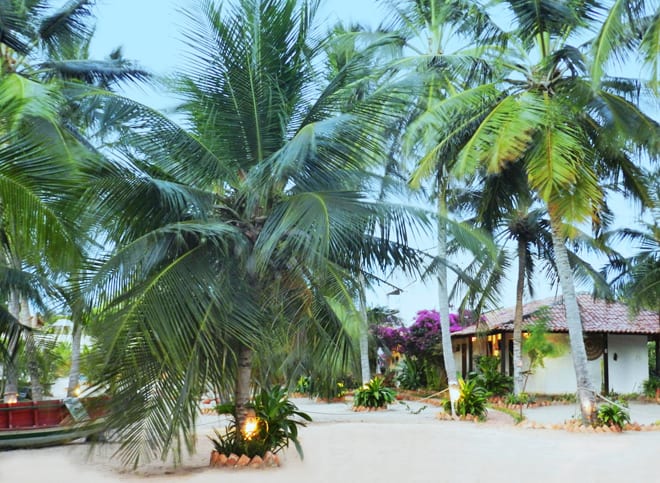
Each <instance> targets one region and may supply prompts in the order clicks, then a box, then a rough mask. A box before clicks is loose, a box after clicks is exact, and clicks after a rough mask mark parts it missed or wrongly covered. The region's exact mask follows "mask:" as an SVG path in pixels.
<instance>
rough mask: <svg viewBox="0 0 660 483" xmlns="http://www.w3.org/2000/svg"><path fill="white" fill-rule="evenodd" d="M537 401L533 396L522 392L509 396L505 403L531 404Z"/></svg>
mask: <svg viewBox="0 0 660 483" xmlns="http://www.w3.org/2000/svg"><path fill="white" fill-rule="evenodd" d="M535 401H536V397H535V396H534V395H533V394H529V393H526V392H521V393H520V394H507V396H506V398H505V399H504V402H505V403H507V404H531V403H534V402H535Z"/></svg>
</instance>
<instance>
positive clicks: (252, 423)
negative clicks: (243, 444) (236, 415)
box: [243, 409, 259, 441]
mask: <svg viewBox="0 0 660 483" xmlns="http://www.w3.org/2000/svg"><path fill="white" fill-rule="evenodd" d="M258 426H259V419H258V418H257V415H256V413H255V412H254V409H248V410H247V415H246V417H245V423H244V424H243V437H244V438H245V439H246V440H248V441H249V440H251V439H252V438H253V437H254V435H255V434H256V432H257V427H258Z"/></svg>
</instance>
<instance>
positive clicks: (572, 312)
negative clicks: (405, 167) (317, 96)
mask: <svg viewBox="0 0 660 483" xmlns="http://www.w3.org/2000/svg"><path fill="white" fill-rule="evenodd" d="M499 3H500V4H501V6H502V7H504V8H506V9H507V11H508V13H509V14H510V15H511V17H512V22H511V25H512V30H511V31H509V32H508V35H509V36H510V42H509V44H508V49H506V50H504V51H502V49H493V50H492V51H490V52H491V54H490V56H489V58H490V59H491V61H492V66H493V68H494V69H495V70H496V71H497V72H496V73H497V75H496V77H495V81H493V82H484V83H481V84H480V85H478V86H475V87H473V88H469V89H465V90H462V91H460V92H457V93H456V95H453V96H451V97H448V98H447V99H446V100H444V101H442V102H440V103H439V104H438V105H436V110H435V112H434V115H435V116H437V121H438V122H437V126H438V127H439V128H440V129H444V134H443V136H441V139H442V140H443V141H442V142H441V144H440V145H439V151H442V150H443V149H444V144H447V143H449V142H450V140H452V139H454V138H455V135H456V133H462V134H465V133H470V137H469V140H468V141H467V142H466V143H465V144H464V145H462V146H461V149H460V154H459V155H458V157H457V159H456V161H457V162H456V171H455V172H456V173H457V174H472V173H474V172H475V171H476V169H477V167H479V166H484V167H485V168H486V169H487V170H488V172H491V173H497V172H499V171H501V170H502V169H503V168H504V167H506V166H507V165H508V164H510V163H522V165H523V166H524V170H525V172H526V173H527V178H528V182H529V185H530V187H531V188H532V189H533V190H534V192H535V193H536V196H538V198H539V199H540V200H542V202H543V203H544V204H545V205H546V207H547V210H548V214H549V218H550V223H551V229H552V234H553V247H554V253H555V261H556V264H557V269H558V273H559V281H560V284H561V287H562V293H563V297H564V303H565V306H566V312H567V320H568V325H569V335H570V342H571V352H572V355H573V362H574V366H575V372H576V378H577V389H578V391H577V392H578V396H579V400H580V406H581V410H582V416H583V419H585V420H591V419H592V418H593V410H594V407H595V406H594V402H595V390H594V387H593V384H592V382H591V380H590V378H589V374H588V372H587V358H586V352H585V350H584V342H583V339H582V326H581V322H580V314H579V310H578V305H577V299H576V297H575V287H574V281H573V276H572V271H571V267H570V262H569V258H568V252H567V250H566V241H567V239H569V238H571V236H572V235H574V234H575V233H576V231H575V229H574V226H575V223H579V222H584V221H588V220H592V221H593V222H594V223H598V222H599V221H600V216H601V215H602V214H603V212H604V197H605V195H606V193H607V192H608V191H611V190H613V189H618V188H622V189H623V190H624V191H625V192H626V193H627V194H631V195H636V196H638V197H639V198H640V199H642V200H644V201H646V200H648V195H647V193H646V192H645V190H644V186H643V185H642V183H640V179H641V176H640V174H641V173H640V169H639V167H638V165H637V163H638V162H637V161H636V160H637V159H638V155H639V154H640V153H643V154H645V155H647V156H649V157H650V158H651V159H654V158H655V157H656V156H657V154H658V143H657V140H658V139H659V137H658V134H659V133H658V124H657V123H656V122H654V121H653V120H652V119H651V118H650V117H649V116H647V115H645V114H644V112H643V110H642V108H641V105H642V104H641V103H640V102H639V97H638V96H637V94H638V92H639V90H638V86H639V85H640V83H639V82H638V81H636V80H635V79H629V78H622V77H612V76H606V75H604V72H605V68H606V67H607V61H609V60H610V59H611V58H612V55H610V54H611V53H612V52H616V51H617V50H616V49H609V53H608V54H605V53H604V50H607V49H604V46H607V45H613V44H612V42H614V40H616V41H617V42H619V43H620V41H621V40H622V38H621V37H620V36H621V35H624V34H625V33H626V32H631V31H633V30H634V28H633V27H635V26H636V25H637V22H638V21H640V19H641V18H642V17H645V16H646V15H648V14H650V13H651V14H652V13H653V12H654V3H653V2H634V5H633V2H615V3H616V8H612V9H609V10H608V9H606V7H605V6H604V5H602V4H601V3H599V2H580V1H571V2H554V1H553V2H549V1H548V2H546V1H523V0H512V1H506V2H499ZM628 7H630V8H628ZM633 7H634V8H633ZM622 9H623V10H622ZM623 11H626V12H628V14H629V15H628V16H627V17H626V16H625V15H624V14H623ZM613 23H616V24H617V25H626V28H627V29H628V30H625V29H624V30H622V29H615V30H612V29H611V27H612V25H613ZM591 31H596V32H597V35H596V37H595V38H594V39H592V40H588V41H587V42H586V43H584V39H585V38H587V36H588V35H589V32H591ZM575 42H580V44H575ZM631 45H632V46H635V45H638V38H637V37H635V36H629V37H627V42H626V46H631ZM599 53H600V54H599ZM597 54H598V55H597ZM442 126H444V128H442Z"/></svg>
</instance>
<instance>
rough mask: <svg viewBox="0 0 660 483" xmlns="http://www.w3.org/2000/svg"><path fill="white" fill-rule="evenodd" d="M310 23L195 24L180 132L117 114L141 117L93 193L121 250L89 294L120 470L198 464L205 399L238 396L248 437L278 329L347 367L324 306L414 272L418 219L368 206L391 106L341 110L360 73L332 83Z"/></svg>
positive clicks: (273, 4)
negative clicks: (271, 336)
mask: <svg viewBox="0 0 660 483" xmlns="http://www.w3.org/2000/svg"><path fill="white" fill-rule="evenodd" d="M317 6H318V4H317V2H315V1H298V0H279V1H278V0H239V1H236V2H232V3H227V4H224V5H223V8H222V10H221V9H220V8H219V7H217V6H216V5H215V4H213V3H212V2H202V3H201V4H200V6H199V8H198V9H196V10H195V11H190V12H188V13H187V18H188V20H189V22H188V25H187V29H186V35H187V38H188V43H189V47H190V57H189V58H190V62H189V63H188V64H186V65H185V70H184V71H183V72H182V73H181V74H180V75H178V76H177V77H176V79H175V80H174V82H173V84H174V86H175V88H176V94H177V95H179V96H180V98H181V99H182V104H181V107H180V109H179V111H178V114H179V116H181V119H183V121H182V122H183V125H184V126H185V127H186V129H183V128H181V127H180V126H178V125H176V124H175V123H173V122H172V121H171V120H169V119H167V118H165V117H163V116H160V115H158V114H157V113H154V112H153V111H151V110H149V109H147V108H145V107H144V106H140V105H138V104H136V103H133V102H131V101H129V100H126V99H121V98H118V97H117V98H115V99H106V104H105V106H104V107H105V110H106V112H111V113H121V114H125V113H130V114H131V115H132V116H133V117H132V122H131V123H130V124H128V125H127V126H126V131H125V132H122V133H121V136H118V137H117V140H118V141H119V142H118V143H116V145H115V146H114V147H115V148H116V149H118V150H121V153H122V154H121V156H122V159H121V161H120V162H118V163H117V164H116V165H115V166H112V167H108V170H107V173H106V179H105V180H104V181H102V182H99V183H97V184H95V185H93V187H92V193H91V195H90V199H89V200H90V201H93V200H96V201H97V203H96V207H95V213H97V214H98V218H97V219H98V221H99V223H100V224H101V226H102V227H103V229H104V230H105V231H106V233H108V237H109V239H110V240H111V241H112V243H113V244H114V247H113V248H114V249H113V250H112V251H111V252H110V253H108V254H107V256H106V257H105V258H104V259H102V260H100V261H99V262H98V264H96V266H94V267H93V269H94V272H95V275H94V276H93V277H91V278H90V279H89V280H88V281H87V283H88V287H89V294H90V297H91V298H92V301H93V303H94V305H97V306H99V307H101V308H102V316H103V317H104V328H105V330H104V333H103V334H101V337H100V341H99V342H100V347H101V349H102V352H103V355H104V360H105V380H104V381H101V386H103V387H109V388H110V391H111V393H112V396H113V397H112V405H113V406H112V407H111V411H112V414H113V416H114V419H113V420H114V423H115V427H116V428H117V430H118V431H119V434H120V435H121V436H122V440H123V445H122V450H123V455H124V458H125V459H126V461H127V462H130V463H133V464H138V463H139V462H140V461H142V460H143V458H149V457H160V456H164V455H165V454H167V453H168V452H169V451H170V450H173V451H174V453H175V454H178V453H179V452H180V451H181V449H182V447H183V446H184V445H188V448H189V449H191V448H192V444H193V443H194V438H193V436H194V424H193V423H194V420H195V416H196V411H197V406H198V403H199V397H200V394H201V393H202V392H203V391H205V390H207V389H208V388H209V386H210V387H211V388H213V389H214V390H215V392H216V393H218V394H223V395H225V396H228V395H233V399H234V402H235V403H236V414H235V417H236V421H237V424H238V427H239V428H240V427H242V422H243V420H244V418H245V410H246V403H247V402H248V400H249V398H250V391H251V385H252V381H253V379H252V369H253V362H254V358H255V354H258V353H259V352H262V351H268V346H269V344H270V343H271V341H270V340H265V337H264V336H265V335H266V334H268V333H270V331H269V330H268V329H269V328H270V327H273V326H274V325H277V324H284V323H285V324H287V329H288V333H289V334H290V335H291V336H292V337H296V338H298V339H299V340H302V341H304V342H303V343H306V344H307V347H308V348H309V349H310V350H311V351H314V353H315V354H317V355H318V356H319V357H326V358H329V360H331V361H332V360H341V359H342V358H344V359H345V358H347V357H349V356H350V347H351V346H350V343H351V341H350V340H349V338H348V337H347V336H346V333H345V331H343V330H341V329H342V328H341V324H340V323H339V321H338V320H337V318H336V316H335V315H334V313H333V312H332V310H331V307H330V304H329V303H328V300H329V299H332V298H335V297H339V294H341V293H343V292H346V283H345V281H346V280H351V278H352V276H353V275H354V274H357V273H359V272H360V268H362V269H363V270H368V269H375V268H379V269H384V268H386V267H387V266H389V265H392V264H394V263H396V264H399V265H401V266H403V267H404V268H407V267H411V266H414V264H415V263H416V262H417V255H416V252H415V251H414V250H411V249H409V248H408V247H407V245H406V233H407V226H410V225H412V224H414V223H416V216H415V213H414V212H413V210H410V209H407V208H406V207H403V206H397V205H394V204H388V203H386V202H383V201H379V200H378V199H376V197H374V196H373V195H372V194H371V192H370V189H371V185H372V183H374V182H375V181H376V180H377V179H378V174H377V172H376V168H377V167H378V166H380V163H381V162H382V159H383V149H382V148H383V146H384V144H385V140H384V139H383V132H384V131H385V127H386V125H387V123H386V122H385V121H381V120H380V117H381V114H382V112H383V107H382V106H383V101H385V100H386V93H383V92H379V91H375V92H371V93H369V94H368V95H367V96H366V97H365V98H363V99H358V100H357V101H356V102H355V103H353V104H352V105H349V106H347V105H346V96H347V95H348V94H351V93H353V92H354V89H355V83H359V82H361V81H362V79H363V76H364V75H365V69H364V68H363V67H362V64H361V59H360V58H356V59H354V61H351V62H348V63H347V64H346V65H345V66H343V67H342V68H341V69H340V70H339V71H338V72H337V73H336V75H334V76H331V77H330V78H329V79H326V78H325V77H324V76H323V72H322V71H320V70H319V68H320V67H322V65H323V63H322V62H321V61H322V60H323V43H322V42H318V40H317V37H316V33H315V32H316V31H315V28H314V12H315V11H316V8H317ZM117 115H119V114H117ZM126 166H128V169H126ZM371 171H374V172H373V173H372V172H371ZM92 198H93V200H92ZM358 263H359V264H360V265H359V266H358ZM280 333H281V332H280ZM238 436H239V437H240V434H239V435H238Z"/></svg>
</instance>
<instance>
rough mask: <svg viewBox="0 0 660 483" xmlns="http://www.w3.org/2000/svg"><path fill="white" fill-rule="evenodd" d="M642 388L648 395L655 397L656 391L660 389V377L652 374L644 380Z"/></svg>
mask: <svg viewBox="0 0 660 483" xmlns="http://www.w3.org/2000/svg"><path fill="white" fill-rule="evenodd" d="M642 388H643V389H644V395H645V396H646V397H655V393H656V391H657V390H658V389H660V377H657V376H651V377H649V378H648V379H647V380H646V381H644V383H643V385H642Z"/></svg>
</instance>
